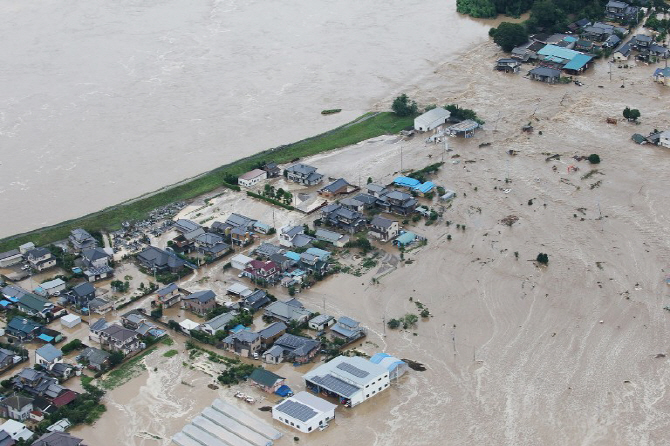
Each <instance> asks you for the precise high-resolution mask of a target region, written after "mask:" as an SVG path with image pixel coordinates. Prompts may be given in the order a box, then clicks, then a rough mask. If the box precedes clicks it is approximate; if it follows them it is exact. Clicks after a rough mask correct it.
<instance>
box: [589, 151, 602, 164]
mask: <svg viewBox="0 0 670 446" xmlns="http://www.w3.org/2000/svg"><path fill="white" fill-rule="evenodd" d="M589 163H591V164H600V156H598V155H597V154H595V153H592V154H590V155H589Z"/></svg>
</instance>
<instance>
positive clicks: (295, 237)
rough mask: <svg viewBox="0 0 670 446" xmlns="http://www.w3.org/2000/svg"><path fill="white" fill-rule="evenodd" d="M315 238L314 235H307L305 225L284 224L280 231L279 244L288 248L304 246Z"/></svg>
mask: <svg viewBox="0 0 670 446" xmlns="http://www.w3.org/2000/svg"><path fill="white" fill-rule="evenodd" d="M313 240H314V238H313V237H310V236H308V235H305V228H304V227H303V226H284V227H283V228H281V230H280V232H279V244H280V245H281V246H284V247H287V248H294V247H295V248H302V247H305V246H307V245H309V244H310V243H312V241H313Z"/></svg>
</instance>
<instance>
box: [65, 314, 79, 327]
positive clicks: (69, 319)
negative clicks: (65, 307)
mask: <svg viewBox="0 0 670 446" xmlns="http://www.w3.org/2000/svg"><path fill="white" fill-rule="evenodd" d="M60 323H61V325H62V326H63V327H67V328H73V327H76V326H77V325H79V324H81V317H79V316H77V315H76V314H66V315H65V316H63V317H62V318H60Z"/></svg>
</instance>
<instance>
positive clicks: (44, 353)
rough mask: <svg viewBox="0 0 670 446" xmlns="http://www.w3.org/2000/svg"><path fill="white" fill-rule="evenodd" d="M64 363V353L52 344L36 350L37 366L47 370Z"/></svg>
mask: <svg viewBox="0 0 670 446" xmlns="http://www.w3.org/2000/svg"><path fill="white" fill-rule="evenodd" d="M57 362H63V352H62V351H61V350H60V349H58V348H56V347H54V346H53V345H51V344H45V345H43V346H42V347H40V348H38V349H37V350H35V364H39V365H41V366H43V367H45V368H49V366H51V365H54V364H56V363H57Z"/></svg>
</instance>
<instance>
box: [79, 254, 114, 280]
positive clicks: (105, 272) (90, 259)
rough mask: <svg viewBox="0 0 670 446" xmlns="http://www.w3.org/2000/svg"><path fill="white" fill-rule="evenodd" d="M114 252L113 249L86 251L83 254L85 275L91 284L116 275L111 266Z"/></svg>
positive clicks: (82, 261) (82, 260)
mask: <svg viewBox="0 0 670 446" xmlns="http://www.w3.org/2000/svg"><path fill="white" fill-rule="evenodd" d="M113 253H114V251H113V250H112V249H111V248H93V249H85V250H83V251H82V252H81V263H82V266H83V269H84V275H85V276H86V280H88V281H89V282H95V281H97V280H102V279H106V278H108V277H111V276H112V275H113V274H114V269H113V268H112V267H111V266H110V265H109V262H110V260H112V256H113Z"/></svg>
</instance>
